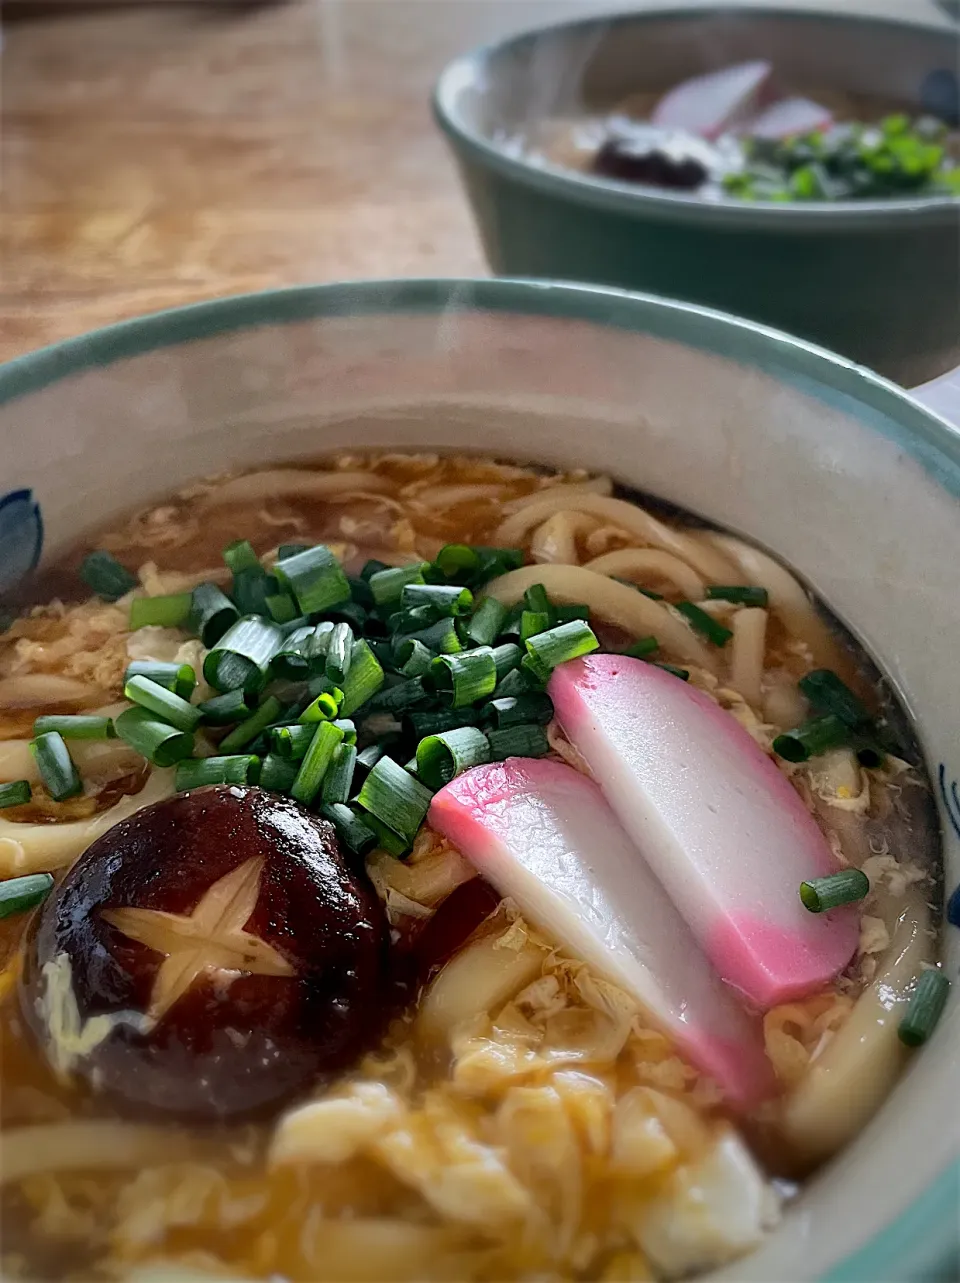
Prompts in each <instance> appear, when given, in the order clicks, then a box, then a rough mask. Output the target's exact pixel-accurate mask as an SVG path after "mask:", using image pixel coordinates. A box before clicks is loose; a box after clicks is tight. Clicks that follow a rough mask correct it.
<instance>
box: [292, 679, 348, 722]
mask: <svg viewBox="0 0 960 1283" xmlns="http://www.w3.org/2000/svg"><path fill="white" fill-rule="evenodd" d="M342 699H343V691H342V690H340V689H339V688H337V687H335V688H334V689H333V690H324V691H320V692H319V694H317V695H316V696H315V697H314V698H313V699H312V700H311V701H310V703H309V704H308V705H307V706H306V708H305V709H304V710H303V712H302V713H301V714H300V716H299V718H298V719H297V720H298V721H299V722H300V723H301V724H302V725H307V726H312V725H314V723H316V722H332V721H333V720H334V719H335V718H336V716H337V714H338V713H339V712H340V703H341V700H342Z"/></svg>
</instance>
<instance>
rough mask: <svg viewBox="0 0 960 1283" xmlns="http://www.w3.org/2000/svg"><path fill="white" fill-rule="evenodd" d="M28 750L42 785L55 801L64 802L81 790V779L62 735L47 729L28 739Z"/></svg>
mask: <svg viewBox="0 0 960 1283" xmlns="http://www.w3.org/2000/svg"><path fill="white" fill-rule="evenodd" d="M30 752H31V754H32V755H33V760H34V761H35V762H36V764H37V770H38V771H39V772H40V778H41V780H43V786H44V788H45V789H46V790H47V792H48V793H49V794H50V796H51V797H52V798H53V800H54V801H55V802H64V801H66V799H67V798H68V797H76V795H77V794H78V793H82V792H83V781H82V780H81V779H80V776H79V775H78V773H77V768H76V767H75V766H74V764H73V758H72V757H71V756H70V750H69V749H68V748H67V746H66V744H65V743H64V742H63V736H62V735H59V734H58V733H57V732H56V731H47V733H46V734H45V735H38V736H37V737H36V739H34V740H31V741H30Z"/></svg>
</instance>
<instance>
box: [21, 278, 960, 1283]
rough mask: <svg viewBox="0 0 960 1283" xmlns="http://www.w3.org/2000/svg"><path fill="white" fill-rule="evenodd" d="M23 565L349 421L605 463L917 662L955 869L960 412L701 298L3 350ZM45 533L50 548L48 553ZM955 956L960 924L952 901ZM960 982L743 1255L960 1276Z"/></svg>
mask: <svg viewBox="0 0 960 1283" xmlns="http://www.w3.org/2000/svg"><path fill="white" fill-rule="evenodd" d="M0 436H2V439H3V441H4V443H5V444H4V460H5V463H4V482H5V488H7V489H8V490H9V491H10V494H9V495H8V497H7V500H6V502H5V503H4V504H3V505H0V567H2V568H3V572H4V574H5V576H6V579H7V583H6V585H5V586H6V587H7V588H9V587H10V586H11V581H12V580H13V579H14V578H15V577H16V576H17V575H19V574H22V573H23V571H24V570H26V568H27V567H28V566H29V565H30V564H31V563H32V562H33V561H34V560H35V559H36V558H37V556H38V555H42V556H43V557H44V558H45V559H46V558H52V557H55V556H56V555H57V554H58V553H59V552H60V551H61V550H63V549H64V548H66V547H67V546H68V545H70V544H71V543H72V542H73V541H74V540H76V539H77V537H78V536H79V535H81V534H82V533H83V532H85V531H89V530H91V529H93V528H96V527H98V526H100V525H102V523H104V522H109V521H111V520H112V519H113V518H115V517H117V516H118V515H120V514H121V513H122V512H124V511H126V510H128V509H130V508H131V507H135V506H137V505H141V504H145V503H147V502H148V501H150V500H154V499H158V498H160V497H162V496H163V495H165V494H166V493H168V492H169V491H171V490H173V489H174V488H176V487H178V486H180V485H182V484H184V483H186V482H188V481H189V480H191V479H193V478H196V477H198V476H201V475H203V474H205V473H211V472H219V471H222V470H224V469H225V468H228V467H248V466H251V465H254V464H262V463H264V462H266V461H269V460H275V461H282V460H294V459H297V458H301V457H303V456H308V455H316V454H318V453H322V452H324V451H328V450H335V449H343V448H347V449H351V450H352V449H359V448H363V447H372V446H379V447H382V446H388V447H395V448H397V449H408V448H412V449H423V448H426V449H438V450H472V451H484V452H488V453H490V454H494V455H499V456H502V457H505V458H513V459H519V460H541V461H543V462H545V463H551V464H557V465H561V466H583V467H587V468H591V469H597V470H600V471H603V472H609V473H611V474H612V475H613V476H614V477H616V478H617V479H619V480H620V481H622V482H625V483H627V484H629V485H632V486H635V487H638V488H640V489H642V490H646V491H650V492H652V493H654V494H656V495H659V496H661V497H662V498H664V499H667V500H670V501H672V502H674V503H677V504H680V505H682V506H683V507H685V508H688V509H690V510H692V511H693V512H697V513H701V514H702V515H703V516H704V517H706V518H709V519H710V520H711V521H714V522H717V523H719V524H720V525H722V526H725V527H728V528H730V529H731V530H734V531H737V532H739V533H742V534H743V535H745V536H747V537H749V538H750V539H753V540H756V541H758V542H759V543H760V544H762V545H764V546H765V547H767V548H769V549H771V550H772V551H774V552H775V553H776V554H778V555H779V556H780V557H781V558H783V559H784V560H785V561H786V562H787V563H788V564H789V565H790V566H792V567H793V568H794V569H795V570H796V571H797V572H798V573H799V574H800V575H802V576H803V577H804V578H805V579H806V580H808V581H809V582H810V583H811V584H812V585H813V586H814V587H815V588H816V590H817V591H818V592H819V593H820V595H821V597H822V598H823V600H824V601H825V602H826V603H827V604H828V605H829V606H830V607H831V608H832V609H833V610H834V611H835V612H836V614H837V615H838V616H839V617H840V618H841V619H842V620H844V621H845V622H846V623H847V625H848V626H849V627H850V628H851V629H852V630H853V632H854V633H855V634H856V635H857V636H858V637H859V639H860V640H861V641H862V643H863V644H864V645H865V646H866V647H867V649H868V650H869V651H870V652H871V653H872V654H873V655H874V656H875V658H876V660H877V661H878V663H879V664H880V665H881V667H882V668H883V669H885V671H886V672H887V673H888V674H889V676H890V678H891V680H892V681H893V682H894V683H895V685H896V687H897V688H898V689H899V691H900V693H901V695H902V697H903V699H904V701H905V703H906V705H907V707H908V708H909V710H910V712H911V714H912V716H913V717H914V718H915V720H916V724H917V729H918V734H919V739H920V742H921V745H922V748H923V751H924V753H925V755H926V759H927V763H928V766H929V769H930V775H931V778H932V780H933V781H934V784H935V787H936V792H937V804H938V806H939V807H940V817H941V823H942V828H943V833H944V841H945V846H946V857H947V865H948V875H947V885H948V888H952V887H953V886H955V885H956V883H957V881H958V879H960V793H958V790H960V783H958V781H960V741H958V737H957V727H958V725H960V681H958V674H960V667H958V660H957V602H958V589H960V578H958V571H957V555H956V553H957V549H958V547H960V503H958V499H960V434H958V433H956V432H955V431H954V430H952V429H951V428H949V427H948V426H947V425H946V424H945V423H944V422H943V421H941V420H939V419H937V418H936V417H935V416H933V415H931V414H930V413H928V412H927V411H925V410H924V409H922V408H921V407H920V406H919V405H918V404H916V403H915V402H913V401H912V400H910V398H909V397H907V396H906V395H905V394H903V393H901V392H899V391H898V390H897V389H896V388H895V387H893V386H892V385H891V384H888V383H886V382H884V381H883V380H882V379H880V378H878V377H876V376H874V375H871V374H868V373H865V372H864V371H862V370H860V369H857V368H855V367H854V366H852V365H851V364H849V363H848V362H845V361H843V360H840V359H838V358H836V357H834V356H831V355H830V354H828V353H826V352H823V351H821V350H818V349H815V348H813V347H811V346H809V345H807V344H805V343H802V342H799V341H797V340H795V339H791V338H788V337H787V336H785V335H783V334H780V333H777V332H775V331H772V330H768V329H765V328H763V327H760V326H757V325H752V324H749V323H746V322H743V321H737V320H734V319H732V318H730V317H728V316H724V315H720V314H717V313H712V312H709V311H706V310H704V309H700V308H697V307H693V306H688V305H683V304H677V303H668V302H663V301H661V300H657V299H653V298H648V297H643V296H639V295H628V294H624V293H620V292H616V291H604V290H596V289H590V288H587V287H576V286H562V285H543V284H537V283H533V282H516V281H479V282H470V281H464V282H428V281H424V282H416V281H407V282H402V283H398V284H386V283H384V284H381V283H377V282H367V283H364V284H360V285H332V286H324V287H321V288H317V289H298V290H290V291H281V292H277V293H268V294H262V295H255V296H250V297H245V298H237V299H227V300H224V301H222V302H215V303H208V304H201V305H199V306H196V307H189V308H185V309H183V310H180V311H174V312H168V313H164V314H161V315H158V316H152V317H147V318H145V319H143V320H137V321H131V322H127V323H125V324H122V325H118V326H114V327H112V328H110V329H107V330H102V331H100V332H99V333H96V334H92V335H90V336H88V337H84V338H80V339H75V340H71V341H69V342H66V343H62V344H60V345H58V346H57V347H54V348H50V349H47V350H46V351H42V352H38V353H36V354H34V355H31V356H26V357H23V358H21V359H19V360H16V361H13V362H11V363H10V364H9V365H7V366H5V367H2V368H0ZM41 545H42V554H41ZM946 934H947V963H946V965H947V971H948V974H949V975H950V976H951V978H952V979H953V980H954V981H956V979H957V973H958V966H960V931H958V930H957V929H956V928H947V929H946ZM958 1069H960V1000H958V986H957V985H956V983H955V984H954V989H953V997H952V999H951V1004H950V1006H949V1008H948V1011H947V1013H946V1015H945V1018H944V1020H943V1021H942V1023H941V1025H940V1027H939V1028H938V1030H937V1031H936V1033H935V1035H934V1037H933V1039H932V1040H931V1042H930V1044H929V1045H928V1046H927V1047H926V1048H925V1049H924V1050H923V1052H922V1053H919V1054H917V1055H915V1056H914V1058H913V1060H912V1062H911V1064H910V1066H909V1068H908V1070H907V1072H906V1074H905V1075H904V1077H903V1079H902V1080H901V1082H900V1083H899V1085H898V1086H897V1088H896V1090H895V1091H894V1092H893V1094H892V1096H891V1097H890V1099H889V1100H888V1101H887V1103H886V1104H885V1106H884V1107H883V1109H882V1110H881V1112H880V1114H879V1115H878V1116H877V1117H876V1119H875V1120H874V1121H873V1122H872V1123H871V1124H870V1125H869V1127H868V1128H867V1129H866V1130H865V1131H864V1132H863V1133H862V1135H861V1136H860V1137H859V1139H858V1140H857V1141H856V1142H855V1143H854V1144H853V1145H851V1146H850V1147H849V1149H847V1150H846V1151H845V1152H844V1153H843V1154H842V1155H841V1156H840V1158H839V1159H837V1160H836V1161H835V1162H834V1163H832V1164H831V1165H830V1166H829V1167H828V1168H827V1169H826V1170H825V1171H823V1172H822V1173H821V1174H820V1175H819V1176H818V1177H817V1178H816V1179H815V1180H814V1181H813V1182H812V1183H811V1184H810V1185H809V1187H808V1188H807V1190H806V1192H805V1193H804V1195H803V1197H802V1198H801V1199H800V1200H799V1201H798V1202H797V1203H796V1205H795V1206H793V1207H792V1208H791V1210H790V1211H789V1212H788V1214H787V1216H786V1219H785V1221H784V1223H783V1225H782V1226H781V1227H780V1228H779V1230H778V1231H777V1232H776V1233H775V1234H774V1235H773V1236H772V1237H771V1238H770V1240H769V1241H768V1243H767V1244H766V1245H765V1246H764V1247H763V1248H762V1249H761V1250H760V1251H758V1252H757V1253H755V1254H754V1255H753V1256H752V1257H750V1258H748V1259H747V1260H744V1261H742V1262H739V1263H738V1264H737V1265H736V1266H735V1267H733V1268H732V1269H731V1270H729V1271H726V1272H724V1273H722V1274H720V1275H717V1276H715V1277H716V1278H727V1279H733V1278H735V1279H737V1280H739V1281H740V1283H748V1281H751V1280H752V1281H754V1283H770V1280H777V1281H778V1283H787V1281H788V1280H789V1281H791V1283H793V1281H798V1283H799V1281H800V1280H813V1279H821V1280H831V1281H832V1283H853V1281H854V1280H861V1279H862V1280H864V1281H866V1280H869V1281H870V1283H877V1280H881V1279H896V1280H898V1281H900V1283H904V1281H905V1280H919V1279H921V1278H928V1277H929V1276H930V1274H931V1272H935V1271H939V1272H940V1273H941V1274H942V1275H943V1276H944V1277H956V1275H955V1273H951V1271H953V1270H954V1265H953V1264H951V1262H954V1261H955V1259H956V1258H955V1257H954V1256H953V1255H952V1253H953V1252H955V1251H956V1249H957V1233H958V1220H957V1208H958V1205H960V1202H958V1200H960V1163H958V1156H960V1134H958V1126H957V1121H958V1112H957V1082H958Z"/></svg>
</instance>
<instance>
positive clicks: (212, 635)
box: [190, 584, 240, 649]
mask: <svg viewBox="0 0 960 1283" xmlns="http://www.w3.org/2000/svg"><path fill="white" fill-rule="evenodd" d="M239 617H240V612H239V611H238V610H237V608H236V606H235V605H234V604H233V602H232V601H231V600H230V598H229V597H228V596H227V595H226V593H223V592H221V591H220V589H219V588H218V587H217V585H216V584H198V585H197V586H196V588H194V590H193V596H192V598H191V605H190V628H191V631H192V632H194V633H196V635H197V636H198V637H199V638H200V640H201V641H202V642H203V644H204V646H206V647H207V648H208V649H209V648H210V647H211V646H215V645H216V644H217V642H218V641H219V640H220V638H221V637H222V636H223V635H224V633H225V632H226V631H227V629H228V628H230V627H231V626H232V625H233V624H235V623H236V622H237V620H238V619H239Z"/></svg>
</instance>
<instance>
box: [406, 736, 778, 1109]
mask: <svg viewBox="0 0 960 1283" xmlns="http://www.w3.org/2000/svg"><path fill="white" fill-rule="evenodd" d="M430 824H431V825H432V826H433V827H434V828H435V829H437V830H438V831H439V832H440V833H443V834H444V836H445V837H447V838H448V839H449V840H450V841H451V842H453V843H454V844H455V845H456V847H457V848H458V850H459V851H461V852H462V854H463V855H464V856H466V858H467V859H468V860H469V861H470V862H471V863H472V864H473V865H475V867H476V868H477V870H478V872H480V873H481V874H482V875H483V876H484V877H485V878H486V879H487V880H488V881H489V882H491V883H492V884H493V885H494V886H495V887H496V889H497V890H498V891H499V892H500V893H501V895H506V896H510V897H512V898H513V899H514V900H515V901H516V903H517V904H518V905H519V907H520V910H521V912H522V913H523V914H524V915H525V916H526V917H528V918H529V920H530V921H531V922H532V923H533V924H534V925H536V926H539V927H541V928H542V929H543V930H544V931H546V932H548V933H549V934H550V935H551V936H552V937H553V938H554V939H555V940H557V941H558V942H559V943H560V944H562V945H563V946H564V947H565V948H567V949H569V950H570V952H571V953H573V954H574V955H575V956H576V957H578V958H582V959H583V960H584V961H585V962H587V963H588V964H589V965H590V966H592V967H593V968H595V969H596V970H597V971H598V972H600V973H602V974H603V975H605V976H607V977H608V978H609V979H610V980H612V981H613V982H614V983H616V984H618V985H620V986H621V987H623V988H624V989H625V990H626V991H627V992H629V993H631V994H632V995H633V996H634V997H635V998H636V999H637V1001H638V1002H639V1003H640V1004H641V1006H642V1007H643V1009H644V1011H645V1012H646V1014H647V1016H648V1017H649V1019H650V1020H651V1021H653V1022H654V1023H655V1024H656V1025H657V1026H659V1028H660V1029H662V1030H663V1032H664V1033H665V1034H667V1036H668V1037H670V1038H671V1039H672V1040H673V1041H674V1042H675V1043H676V1045H677V1046H678V1047H679V1048H680V1049H681V1050H682V1051H683V1052H684V1053H685V1054H686V1055H687V1056H688V1058H689V1059H690V1060H691V1061H692V1062H693V1063H694V1064H695V1065H697V1066H698V1068H700V1069H701V1070H703V1071H704V1072H705V1073H707V1074H709V1075H710V1076H711V1077H712V1078H714V1079H715V1080H716V1081H717V1082H718V1083H719V1084H720V1086H721V1087H722V1088H723V1090H724V1092H725V1094H726V1095H727V1097H728V1099H729V1100H730V1101H731V1102H732V1103H733V1104H735V1105H737V1106H740V1107H742V1108H749V1107H750V1106H752V1105H754V1104H756V1103H757V1101H759V1100H761V1099H762V1098H763V1097H764V1096H766V1095H768V1094H770V1093H771V1092H772V1090H773V1087H774V1084H773V1077H772V1072H771V1069H770V1065H769V1062H768V1061H767V1059H766V1056H765V1054H764V1050H763V1044H762V1040H761V1037H760V1030H759V1023H758V1022H757V1021H755V1020H754V1019H753V1018H751V1017H750V1016H748V1015H747V1014H746V1012H744V1011H743V1010H742V1009H741V1008H740V1006H739V1005H738V1004H737V1002H736V1000H735V999H734V998H733V997H732V995H730V994H728V993H727V992H725V991H724V988H723V986H722V985H721V984H720V982H719V981H718V980H717V979H716V977H715V976H714V975H713V973H712V972H711V970H710V968H709V966H708V964H707V961H706V959H705V958H704V957H703V955H702V954H701V952H700V950H699V949H698V948H697V945H696V943H695V942H694V940H693V939H692V938H691V936H690V933H689V931H688V930H687V928H686V926H685V924H684V923H683V920H682V919H681V918H680V916H679V914H678V913H677V911H676V910H675V909H674V907H673V905H672V904H671V903H670V901H669V899H668V898H667V896H666V894H665V893H664V891H663V888H662V887H661V886H660V884H659V883H658V882H657V880H656V878H655V877H654V876H653V875H652V873H651V872H650V870H649V869H648V868H647V866H646V865H645V863H644V861H643V859H642V857H641V856H640V855H639V853H638V852H637V850H636V848H635V847H634V845H633V843H632V842H631V841H630V839H629V838H628V837H627V835H626V833H625V832H624V831H623V828H622V827H621V825H620V823H619V821H618V820H617V818H616V816H615V815H614V814H613V812H612V811H611V809H610V807H609V806H608V805H607V803H606V802H605V801H604V799H603V795H602V793H601V792H600V790H599V789H598V788H597V786H596V785H595V784H594V783H593V781H592V780H590V779H588V778H587V777H586V776H585V775H581V774H580V773H579V772H578V771H574V770H573V769H572V768H571V767H569V766H563V765H561V764H560V763H558V762H552V761H546V760H542V759H541V760H537V761H534V760H531V759H528V758H520V757H512V758H509V759H508V760H507V761H506V762H496V763H491V764H489V765H486V766H477V767H474V769H473V770H471V771H467V772H466V773H465V774H464V775H461V776H459V777H458V778H457V779H455V780H453V781H452V783H450V784H448V785H447V786H446V787H445V788H443V789H441V790H440V792H439V793H437V795H436V796H435V797H434V799H433V804H432V805H431V807H430Z"/></svg>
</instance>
